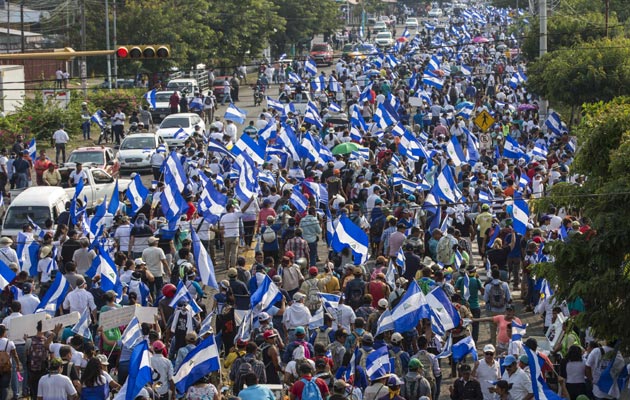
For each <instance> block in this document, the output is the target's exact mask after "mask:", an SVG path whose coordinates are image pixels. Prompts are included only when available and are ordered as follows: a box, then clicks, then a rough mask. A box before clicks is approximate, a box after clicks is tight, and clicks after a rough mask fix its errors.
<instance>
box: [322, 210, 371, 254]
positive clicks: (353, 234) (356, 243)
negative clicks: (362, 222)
mask: <svg viewBox="0 0 630 400" xmlns="http://www.w3.org/2000/svg"><path fill="white" fill-rule="evenodd" d="M369 243H370V240H369V238H368V236H367V234H366V233H365V231H363V229H361V228H360V227H358V226H357V225H356V224H355V223H354V222H352V221H351V220H350V218H348V217H347V216H345V215H342V216H341V217H340V218H339V221H338V222H337V226H336V228H335V234H334V236H333V239H332V243H331V246H332V248H333V249H334V250H335V251H337V252H341V251H343V249H344V248H346V247H348V246H349V247H350V248H351V249H352V254H353V255H354V263H355V265H359V264H363V263H365V262H366V261H367V259H368V246H369Z"/></svg>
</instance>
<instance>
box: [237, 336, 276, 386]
mask: <svg viewBox="0 0 630 400" xmlns="http://www.w3.org/2000/svg"><path fill="white" fill-rule="evenodd" d="M257 353H258V345H257V344H256V343H254V342H249V343H247V345H246V346H245V355H244V356H243V357H239V358H237V359H236V360H234V364H232V367H231V368H230V375H229V377H230V380H231V381H232V393H239V392H240V391H241V390H242V389H243V385H244V384H245V380H244V378H245V375H247V374H249V373H254V374H256V376H257V377H258V381H259V382H260V383H262V384H265V383H267V373H266V370H265V364H263V363H262V361H260V360H258V359H257V358H256V355H257Z"/></svg>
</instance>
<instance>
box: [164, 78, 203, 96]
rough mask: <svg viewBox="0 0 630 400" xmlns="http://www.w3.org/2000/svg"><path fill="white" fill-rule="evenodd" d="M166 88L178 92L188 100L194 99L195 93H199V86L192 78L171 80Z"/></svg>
mask: <svg viewBox="0 0 630 400" xmlns="http://www.w3.org/2000/svg"><path fill="white" fill-rule="evenodd" d="M166 88H167V89H170V90H177V91H179V92H180V93H181V94H182V95H185V96H186V98H188V100H190V99H192V98H193V97H195V93H199V84H198V83H197V80H196V79H192V78H181V79H172V80H170V81H169V82H168V84H167V85H166Z"/></svg>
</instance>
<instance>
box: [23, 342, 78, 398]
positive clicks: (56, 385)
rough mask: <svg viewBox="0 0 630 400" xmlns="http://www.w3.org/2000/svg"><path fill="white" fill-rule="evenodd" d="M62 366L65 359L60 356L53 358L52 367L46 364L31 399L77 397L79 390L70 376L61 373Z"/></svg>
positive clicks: (32, 391)
mask: <svg viewBox="0 0 630 400" xmlns="http://www.w3.org/2000/svg"><path fill="white" fill-rule="evenodd" d="M38 333H39V332H38ZM62 366H63V361H61V359H60V358H53V359H52V360H51V361H50V367H48V365H46V371H45V372H44V373H43V374H41V379H39V377H38V379H37V383H36V384H35V388H34V389H31V399H33V398H35V399H38V400H58V399H76V396H77V390H76V389H75V388H74V385H73V384H72V381H71V380H70V378H68V377H67V376H65V375H62V374H61V367H62ZM33 393H36V395H34V394H33Z"/></svg>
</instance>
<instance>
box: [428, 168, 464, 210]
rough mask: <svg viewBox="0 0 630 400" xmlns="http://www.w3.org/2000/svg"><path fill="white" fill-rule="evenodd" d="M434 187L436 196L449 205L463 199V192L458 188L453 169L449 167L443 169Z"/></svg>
mask: <svg viewBox="0 0 630 400" xmlns="http://www.w3.org/2000/svg"><path fill="white" fill-rule="evenodd" d="M434 187H435V189H436V194H437V195H438V196H439V197H440V198H442V199H443V200H445V201H446V202H448V203H457V202H458V201H459V199H461V197H462V192H461V191H460V190H459V188H458V187H457V184H456V183H455V178H454V177H453V174H452V173H451V169H450V168H448V167H446V168H442V172H440V174H439V175H438V177H437V178H436V180H435V184H434Z"/></svg>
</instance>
